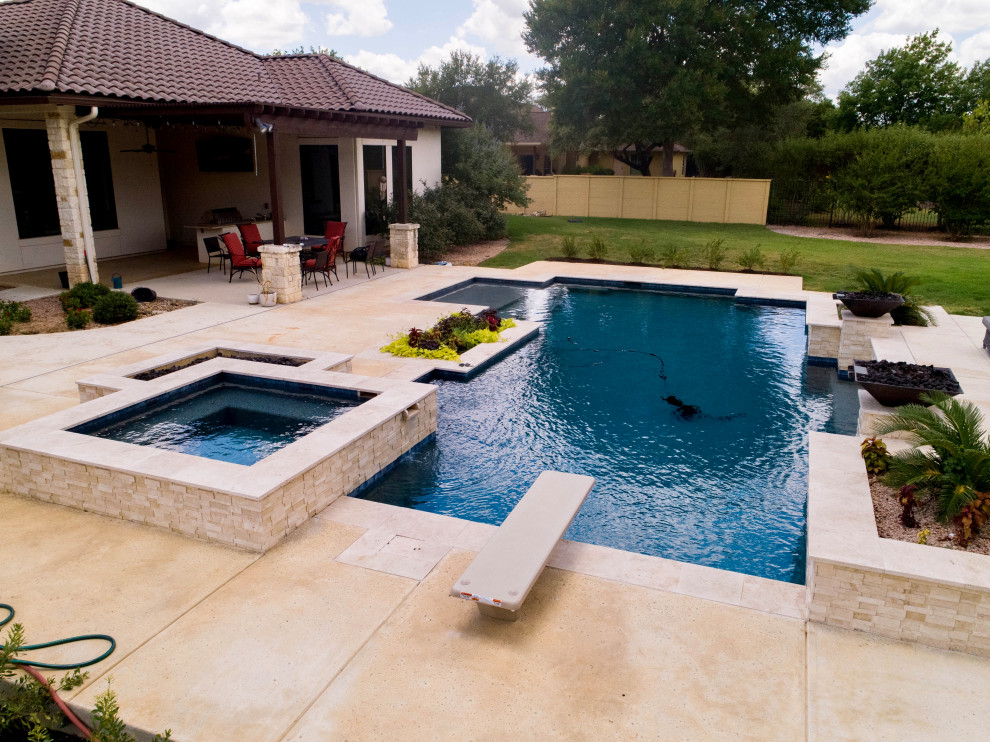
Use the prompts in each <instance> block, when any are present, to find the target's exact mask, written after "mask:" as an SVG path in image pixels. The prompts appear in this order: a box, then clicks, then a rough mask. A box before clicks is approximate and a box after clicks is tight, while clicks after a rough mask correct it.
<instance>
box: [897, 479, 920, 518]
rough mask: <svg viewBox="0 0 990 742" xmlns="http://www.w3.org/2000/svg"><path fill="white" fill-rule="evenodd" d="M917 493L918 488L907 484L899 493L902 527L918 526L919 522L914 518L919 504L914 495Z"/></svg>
mask: <svg viewBox="0 0 990 742" xmlns="http://www.w3.org/2000/svg"><path fill="white" fill-rule="evenodd" d="M917 491H918V488H917V487H915V486H914V485H913V484H905V485H904V486H903V487H901V489H900V491H899V492H898V493H897V502H899V503H900V505H901V525H902V526H904V527H905V528H916V527H917V526H918V521H917V520H915V518H914V508H915V506H916V505H917V504H918V501H917V500H916V499H915V497H914V493H915V492H917Z"/></svg>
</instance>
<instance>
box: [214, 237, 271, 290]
mask: <svg viewBox="0 0 990 742" xmlns="http://www.w3.org/2000/svg"><path fill="white" fill-rule="evenodd" d="M220 239H221V240H223V244H224V245H226V246H227V252H229V253H230V278H228V279H227V283H230V282H231V281H232V280H234V271H237V277H238V278H240V277H241V275H242V274H243V273H244V271H251V272H252V273H254V275H255V276H257V275H258V268H260V267H261V258H249V257H247V255H245V254H244V246H243V245H242V244H241V238H240V237H238V236H237V235H236V234H234V233H233V232H224V233H223V234H222V235H220Z"/></svg>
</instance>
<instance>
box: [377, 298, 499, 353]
mask: <svg viewBox="0 0 990 742" xmlns="http://www.w3.org/2000/svg"><path fill="white" fill-rule="evenodd" d="M515 326H516V323H515V321H514V320H511V319H501V318H499V316H498V313H497V312H496V311H495V310H494V309H486V310H485V311H483V312H481V313H480V314H478V315H474V314H471V313H470V312H469V311H468V310H467V309H462V310H461V311H459V312H454V313H453V314H448V315H447V316H446V317H441V318H440V319H439V320H438V321H437V323H436V324H435V325H433V327H431V328H430V329H428V330H420V329H418V328H416V327H414V328H412V329H411V330H409V332H408V333H400V334H398V335H393V336H392V342H391V343H389V344H388V345H386V346H384V347H382V348H381V349H380V350H381V352H383V353H391V354H392V355H394V356H399V357H401V358H433V359H437V360H443V361H458V360H460V357H461V356H460V354H461V353H463V352H464V351H466V350H470V349H471V348H473V347H475V346H476V345H479V344H481V343H497V342H499V341H500V339H501V338H499V333H500V332H503V331H505V330H508V329H509V328H510V327H515Z"/></svg>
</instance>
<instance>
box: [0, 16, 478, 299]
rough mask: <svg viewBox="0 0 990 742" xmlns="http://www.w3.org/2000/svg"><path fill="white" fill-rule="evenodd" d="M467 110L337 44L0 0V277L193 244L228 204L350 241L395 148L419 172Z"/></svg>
mask: <svg viewBox="0 0 990 742" xmlns="http://www.w3.org/2000/svg"><path fill="white" fill-rule="evenodd" d="M469 124H470V119H469V118H468V117H467V116H465V115H464V114H462V113H460V112H459V111H457V110H455V109H453V108H449V107H447V106H444V105H442V104H440V103H437V102H436V101H433V100H431V99H429V98H426V97H424V96H421V95H419V94H417V93H413V92H412V91H409V90H406V89H405V88H402V87H400V86H398V85H394V84H392V83H389V82H387V81H385V80H381V79H379V78H377V77H374V76H373V75H370V74H368V73H366V72H363V71H361V70H359V69H356V68H354V67H351V66H350V65H348V64H345V63H344V62H341V61H340V60H338V59H336V58H333V57H329V56H323V55H316V54H302V55H288V56H280V57H267V56H262V55H258V54H255V53H253V52H250V51H247V50H245V49H241V48H239V47H237V46H234V45H232V44H229V43H227V42H225V41H222V40H220V39H217V38H214V37H212V36H209V35H208V34H205V33H203V32H201V31H198V30H196V29H194V28H191V27H189V26H186V25H183V24H181V23H178V22H177V21H174V20H171V19H169V18H166V17H164V16H162V15H159V14H157V13H153V12H152V11H150V10H147V9H145V8H142V7H140V6H137V5H133V4H131V3H129V2H126V1H125V0H8V2H2V3H0V129H2V132H0V134H2V143H0V223H2V224H3V225H4V226H5V229H3V230H2V231H0V273H2V272H13V271H21V270H31V269H35V268H41V267H48V266H60V265H62V264H63V263H64V264H65V265H66V268H67V270H68V272H69V276H70V280H71V281H72V282H76V281H80V280H86V279H87V278H88V277H89V276H90V271H91V270H92V269H93V268H95V266H93V265H92V261H91V260H89V259H90V258H108V257H117V256H122V255H132V254H136V253H144V252H151V251H156V250H164V249H165V248H166V246H167V245H168V244H169V243H191V242H192V241H193V240H194V239H196V234H197V233H200V236H202V230H194V229H193V227H195V226H197V225H202V224H203V223H204V222H208V221H210V220H211V219H212V217H213V213H214V210H223V209H237V210H239V211H240V212H241V214H243V215H244V216H245V217H248V218H250V217H253V216H255V215H258V216H259V217H264V216H268V214H269V213H270V214H271V215H272V221H271V222H269V223H268V224H267V229H269V230H270V231H271V233H272V234H273V235H274V236H275V238H276V239H277V240H281V238H282V237H284V236H285V235H287V234H288V235H291V234H301V233H308V234H322V232H323V224H324V222H325V221H327V220H334V221H336V220H341V221H346V222H348V229H347V235H346V242H347V244H348V245H355V244H359V243H360V242H361V241H362V240H363V238H364V218H363V217H364V212H365V197H366V195H368V194H371V197H373V198H379V197H380V193H381V191H382V185H384V186H385V190H387V192H389V193H392V192H394V186H395V183H396V182H398V180H399V178H398V175H399V172H400V171H401V169H402V168H401V163H400V162H399V158H398V157H395V161H394V162H393V154H394V153H397V152H399V151H400V150H399V149H398V147H401V146H403V145H405V146H406V147H407V149H406V158H405V160H406V168H405V169H406V173H405V176H406V178H405V179H406V181H407V183H416V184H419V183H421V182H422V181H425V182H426V183H430V184H432V183H435V182H437V181H439V180H440V127H441V126H466V125H469ZM382 176H384V177H385V181H386V182H385V183H384V184H382V183H381V178H382ZM87 191H88V199H83V200H82V201H80V199H79V198H78V196H77V194H78V193H80V192H82V193H84V194H85V193H86V192H87ZM87 201H88V203H87ZM228 213H229V212H228ZM265 226H266V225H265V224H264V223H263V224H262V227H265ZM217 231H219V230H217ZM263 231H264V230H263Z"/></svg>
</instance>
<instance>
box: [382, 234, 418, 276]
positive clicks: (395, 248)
mask: <svg viewBox="0 0 990 742" xmlns="http://www.w3.org/2000/svg"><path fill="white" fill-rule="evenodd" d="M388 238H389V239H388V242H389V251H390V255H391V256H392V267H393V268H415V267H416V266H417V265H419V225H418V224H389V225H388Z"/></svg>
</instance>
